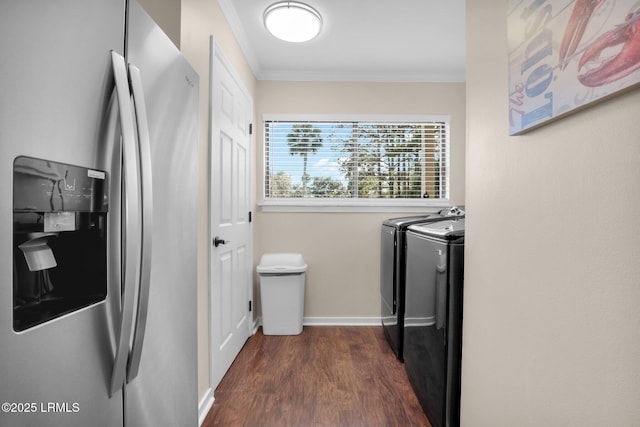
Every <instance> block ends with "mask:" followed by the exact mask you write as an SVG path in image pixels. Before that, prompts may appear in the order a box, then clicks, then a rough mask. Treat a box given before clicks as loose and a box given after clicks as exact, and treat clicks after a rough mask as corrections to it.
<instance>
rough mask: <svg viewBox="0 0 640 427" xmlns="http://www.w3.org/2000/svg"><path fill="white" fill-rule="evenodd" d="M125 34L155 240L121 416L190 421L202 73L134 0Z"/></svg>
mask: <svg viewBox="0 0 640 427" xmlns="http://www.w3.org/2000/svg"><path fill="white" fill-rule="evenodd" d="M127 34H128V40H127V61H128V63H129V71H130V74H131V80H132V87H133V90H134V98H135V102H134V104H135V110H136V115H137V116H138V119H140V117H141V115H145V116H146V118H147V120H146V121H147V123H148V137H149V141H150V147H151V152H150V159H151V177H146V178H143V181H145V180H150V181H151V183H152V194H151V197H150V199H152V206H151V209H152V221H153V223H152V229H151V235H152V238H153V240H152V242H151V249H150V258H151V270H150V282H149V283H148V285H149V287H148V288H147V290H145V284H144V283H143V284H142V288H141V290H140V291H139V294H140V297H139V301H138V306H137V315H136V318H137V319H136V323H135V325H134V327H135V333H134V339H133V345H132V350H131V354H130V357H129V365H128V371H127V383H126V385H125V390H124V392H125V425H131V426H154V425H180V426H197V424H198V408H197V402H198V396H197V371H196V369H197V353H196V348H197V343H196V286H197V284H196V241H197V236H196V223H197V193H196V191H197V187H198V182H197V169H198V168H197V158H196V153H197V117H198V87H199V77H198V75H197V74H196V73H195V72H194V71H193V69H192V68H191V66H190V65H189V64H188V63H187V61H186V60H185V59H184V58H183V57H182V55H181V54H180V52H179V51H178V49H177V48H176V47H175V46H174V45H173V44H172V43H171V41H170V40H169V39H168V38H167V36H166V35H165V34H164V33H163V32H162V31H161V30H160V28H159V27H158V26H157V25H156V24H155V23H154V22H153V20H152V19H151V18H150V17H149V16H148V15H147V14H146V12H145V11H144V10H143V9H142V7H141V6H140V5H139V4H138V3H137V2H135V1H131V2H129V11H128V33H127ZM138 76H139V79H138ZM137 89H141V90H138V91H137ZM141 94H142V98H143V99H140V95H141ZM143 110H144V111H143ZM142 113H144V114H142ZM141 127H143V124H141V123H138V128H139V129H138V131H139V133H140V131H141V129H140V128H141ZM141 157H144V156H141ZM143 163H144V161H143ZM142 169H143V173H144V169H145V165H144V164H143V165H142ZM142 192H143V199H145V192H147V193H146V194H147V196H149V193H148V188H143V190H142ZM143 203H144V202H143ZM146 209H147V210H146V213H143V216H145V215H148V214H149V211H148V209H149V207H147V208H146ZM147 243H149V241H148V240H147ZM143 246H144V244H143ZM146 256H149V252H146V255H143V259H144V258H145V257H146ZM143 271H144V267H143ZM143 282H144V281H143ZM147 292H148V295H145V294H147ZM147 297H148V298H147Z"/></svg>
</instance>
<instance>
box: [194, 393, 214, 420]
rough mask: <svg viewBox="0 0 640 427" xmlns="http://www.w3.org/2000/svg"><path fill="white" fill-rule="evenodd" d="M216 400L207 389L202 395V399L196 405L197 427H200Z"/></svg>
mask: <svg viewBox="0 0 640 427" xmlns="http://www.w3.org/2000/svg"><path fill="white" fill-rule="evenodd" d="M215 400H216V399H215V398H214V397H213V389H208V390H207V392H206V393H205V394H204V397H203V398H202V400H201V401H200V404H199V405H198V425H199V426H201V425H202V423H203V422H204V419H205V418H206V417H207V414H208V413H209V411H210V410H211V407H212V406H213V402H214V401H215Z"/></svg>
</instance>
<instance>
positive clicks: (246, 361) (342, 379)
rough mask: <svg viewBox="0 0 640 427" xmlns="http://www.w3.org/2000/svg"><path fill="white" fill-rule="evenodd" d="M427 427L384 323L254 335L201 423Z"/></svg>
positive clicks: (274, 426)
mask: <svg viewBox="0 0 640 427" xmlns="http://www.w3.org/2000/svg"><path fill="white" fill-rule="evenodd" d="M213 426H225V427H233V426H246V427H258V426H264V427H298V426H300V427H310V426H332V427H333V426H336V427H337V426H348V427H352V426H367V427H368V426H402V427H405V426H427V427H430V426H431V425H430V424H429V421H428V419H427V418H426V416H425V415H424V413H423V412H422V409H421V407H420V404H419V403H418V400H417V398H416V397H415V394H414V393H413V390H412V389H411V385H410V384H409V381H408V379H407V376H406V373H405V370H404V366H403V364H402V363H400V362H399V361H398V360H396V358H395V356H394V354H393V352H392V351H391V349H390V348H389V345H388V344H387V342H386V339H385V337H384V333H383V331H382V327H367V326H356V327H328V326H305V327H304V330H303V332H302V334H300V335H294V336H265V335H263V334H262V329H260V330H259V331H258V333H257V334H256V335H254V336H253V337H251V338H249V340H248V341H247V343H246V344H245V346H244V348H243V349H242V351H241V352H240V354H239V355H238V357H237V358H236V360H235V362H234V363H233V365H232V366H231V368H230V369H229V371H228V372H227V374H226V375H225V377H224V378H223V379H222V381H221V382H220V385H219V386H218V388H217V389H216V390H215V403H214V405H213V407H212V408H211V411H210V412H209V414H208V415H207V417H206V419H205V421H204V423H203V424H202V427H213Z"/></svg>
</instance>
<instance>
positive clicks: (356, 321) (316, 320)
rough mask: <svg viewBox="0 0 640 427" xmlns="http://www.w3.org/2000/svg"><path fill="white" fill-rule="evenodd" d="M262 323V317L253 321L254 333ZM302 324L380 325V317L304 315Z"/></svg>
mask: <svg viewBox="0 0 640 427" xmlns="http://www.w3.org/2000/svg"><path fill="white" fill-rule="evenodd" d="M261 325H262V318H261V317H259V318H258V319H256V321H255V322H254V327H255V328H254V333H255V331H257V329H258V327H259V326H261ZM302 325H303V326H382V319H381V318H380V317H305V318H304V319H303V320H302Z"/></svg>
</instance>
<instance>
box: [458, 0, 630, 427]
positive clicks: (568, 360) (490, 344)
mask: <svg viewBox="0 0 640 427" xmlns="http://www.w3.org/2000/svg"><path fill="white" fill-rule="evenodd" d="M506 5H507V2H506V1H504V0H486V1H482V2H478V1H472V0H468V1H467V43H468V44H467V52H468V53H467V187H466V196H467V205H466V206H467V213H468V217H467V222H466V224H467V239H466V267H465V268H466V271H465V301H464V303H465V307H464V347H463V378H462V425H463V426H469V427H482V426H487V427H501V426H504V427H513V426H518V427H522V426H546V427H553V426H558V427H570V426H580V427H587V426H594V427H595V426H618V427H623V426H624V427H631V426H638V425H640V405H639V402H640V308H639V304H640V262H639V260H640V215H638V211H639V210H640V143H639V142H640V138H639V135H640V120H639V116H640V90H637V89H636V90H635V91H633V92H631V93H628V94H626V95H622V96H619V97H616V98H614V99H612V100H610V101H608V102H605V103H602V104H600V105H597V106H595V107H592V108H589V109H587V110H585V111H582V112H580V113H577V114H574V115H572V116H570V117H567V118H565V119H562V120H560V121H557V122H555V123H553V124H550V125H547V126H545V127H542V128H540V129H538V130H535V131H532V132H530V133H527V134H525V135H523V136H518V137H509V136H508V122H507V111H508V94H507V84H508V83H507V69H506V67H507V42H506Z"/></svg>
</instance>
